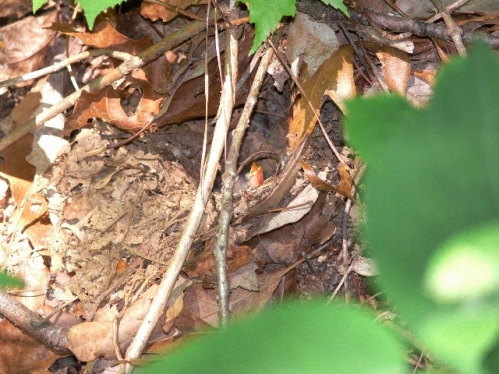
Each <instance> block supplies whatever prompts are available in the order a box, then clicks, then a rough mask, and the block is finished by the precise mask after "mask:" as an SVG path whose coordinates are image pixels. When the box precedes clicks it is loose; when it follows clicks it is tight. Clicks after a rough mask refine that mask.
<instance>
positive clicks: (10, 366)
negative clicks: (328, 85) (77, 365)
mask: <svg viewBox="0 0 499 374" xmlns="http://www.w3.org/2000/svg"><path fill="white" fill-rule="evenodd" d="M59 357H61V356H59V355H57V354H55V353H54V352H53V351H51V350H49V349H48V348H46V347H45V346H44V345H43V344H41V343H39V342H37V341H36V340H34V339H32V338H30V337H29V336H27V335H25V334H24V333H23V332H22V331H21V330H19V329H18V328H17V327H15V326H14V325H13V324H11V323H10V322H9V321H8V320H7V319H4V320H3V321H2V322H0V374H18V373H28V372H29V373H46V372H47V369H48V368H49V367H50V366H51V365H52V364H53V363H54V361H55V360H57V359H58V358H59Z"/></svg>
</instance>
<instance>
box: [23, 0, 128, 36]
mask: <svg viewBox="0 0 499 374" xmlns="http://www.w3.org/2000/svg"><path fill="white" fill-rule="evenodd" d="M47 1H48V0H33V13H35V12H36V11H37V10H38V9H40V8H41V7H42V6H43V5H45V4H46V3H47ZM123 1H124V0H98V1H96V0H77V1H76V2H77V3H80V6H81V8H82V9H83V11H84V12H85V18H86V19H87V23H88V28H89V29H90V30H92V29H93V28H94V23H95V19H96V18H97V16H98V15H99V14H100V13H102V12H104V11H106V10H107V9H108V8H110V7H114V6H115V5H118V4H121V3H122V2H123Z"/></svg>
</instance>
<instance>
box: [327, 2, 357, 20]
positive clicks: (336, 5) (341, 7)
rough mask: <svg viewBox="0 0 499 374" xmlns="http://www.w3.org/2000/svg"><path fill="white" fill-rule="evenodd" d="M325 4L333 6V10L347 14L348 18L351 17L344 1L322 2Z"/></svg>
mask: <svg viewBox="0 0 499 374" xmlns="http://www.w3.org/2000/svg"><path fill="white" fill-rule="evenodd" d="M322 2H323V3H324V4H327V5H331V6H332V7H333V8H336V9H339V10H341V11H342V12H343V14H345V15H346V16H348V17H350V14H349V13H348V9H347V7H346V6H345V4H343V1H342V0H322Z"/></svg>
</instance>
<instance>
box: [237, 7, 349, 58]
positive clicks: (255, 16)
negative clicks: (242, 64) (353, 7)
mask: <svg viewBox="0 0 499 374" xmlns="http://www.w3.org/2000/svg"><path fill="white" fill-rule="evenodd" d="M245 2H246V3H248V7H249V12H250V22H251V23H254V24H255V39H254V40H253V46H252V47H251V51H250V54H252V53H255V51H256V50H257V49H258V47H259V46H260V45H261V44H262V43H263V41H264V40H265V39H266V38H267V36H269V34H270V32H271V31H273V30H275V29H276V28H277V24H278V23H279V21H280V20H281V19H282V18H283V17H287V16H292V17H294V15H295V13H296V0H270V1H269V0H246V1H245ZM323 2H324V3H325V4H328V5H331V6H333V7H334V8H338V9H340V10H341V11H342V12H343V13H345V14H346V15H348V9H347V8H346V6H345V4H343V1H342V0H323Z"/></svg>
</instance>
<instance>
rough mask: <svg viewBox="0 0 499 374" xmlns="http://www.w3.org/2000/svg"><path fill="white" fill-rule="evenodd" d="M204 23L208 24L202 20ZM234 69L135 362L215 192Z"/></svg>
mask: <svg viewBox="0 0 499 374" xmlns="http://www.w3.org/2000/svg"><path fill="white" fill-rule="evenodd" d="M202 27H204V24H202ZM230 76H231V72H227V71H226V72H225V80H224V82H223V86H222V99H221V111H220V113H221V115H220V116H219V118H218V119H217V122H216V125H215V131H214V134H213V141H212V143H211V148H210V153H209V156H208V160H207V164H206V174H205V179H204V183H202V184H200V186H199V188H198V191H197V194H196V199H195V201H194V205H193V207H192V211H191V214H190V215H189V219H188V220H187V222H186V225H185V228H184V232H183V233H182V236H181V238H180V241H179V244H178V246H177V249H176V251H175V253H174V254H173V257H172V258H171V260H170V266H169V267H168V269H167V271H166V273H165V275H164V276H163V279H162V281H161V284H160V285H159V288H158V293H157V296H156V297H155V299H154V300H153V302H152V304H151V306H150V308H149V311H148V313H147V315H146V317H145V318H144V321H143V323H142V325H141V326H140V328H139V330H138V332H137V335H136V336H135V338H134V340H133V341H132V344H131V345H130V347H128V350H127V353H126V356H125V357H126V359H127V360H129V361H131V362H133V360H135V359H137V358H139V357H140V355H141V354H142V351H143V350H144V348H145V346H146V344H147V342H148V340H149V337H150V335H151V333H152V330H153V329H154V326H155V325H156V323H157V322H158V319H159V317H160V316H161V315H162V314H163V313H164V309H165V306H166V303H167V301H168V299H169V297H170V294H171V292H172V289H173V286H174V284H175V281H176V279H177V277H178V274H179V273H180V271H181V270H182V266H183V264H184V261H185V259H186V257H187V255H188V253H189V251H190V249H191V245H192V242H193V240H194V237H195V235H196V232H197V230H198V227H199V224H200V222H201V219H202V217H203V213H204V210H205V207H206V204H207V202H208V199H209V197H210V196H211V191H212V188H213V183H214V182H215V177H216V174H217V169H218V164H219V160H220V156H221V155H222V151H223V148H224V144H225V137H226V136H227V132H228V129H229V123H230V117H231V114H232V109H233V100H231V99H230V97H231V95H232V88H233V84H235V83H233V82H232V81H231V78H230ZM131 370H132V367H131V365H128V367H127V371H128V372H130V371H131Z"/></svg>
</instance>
